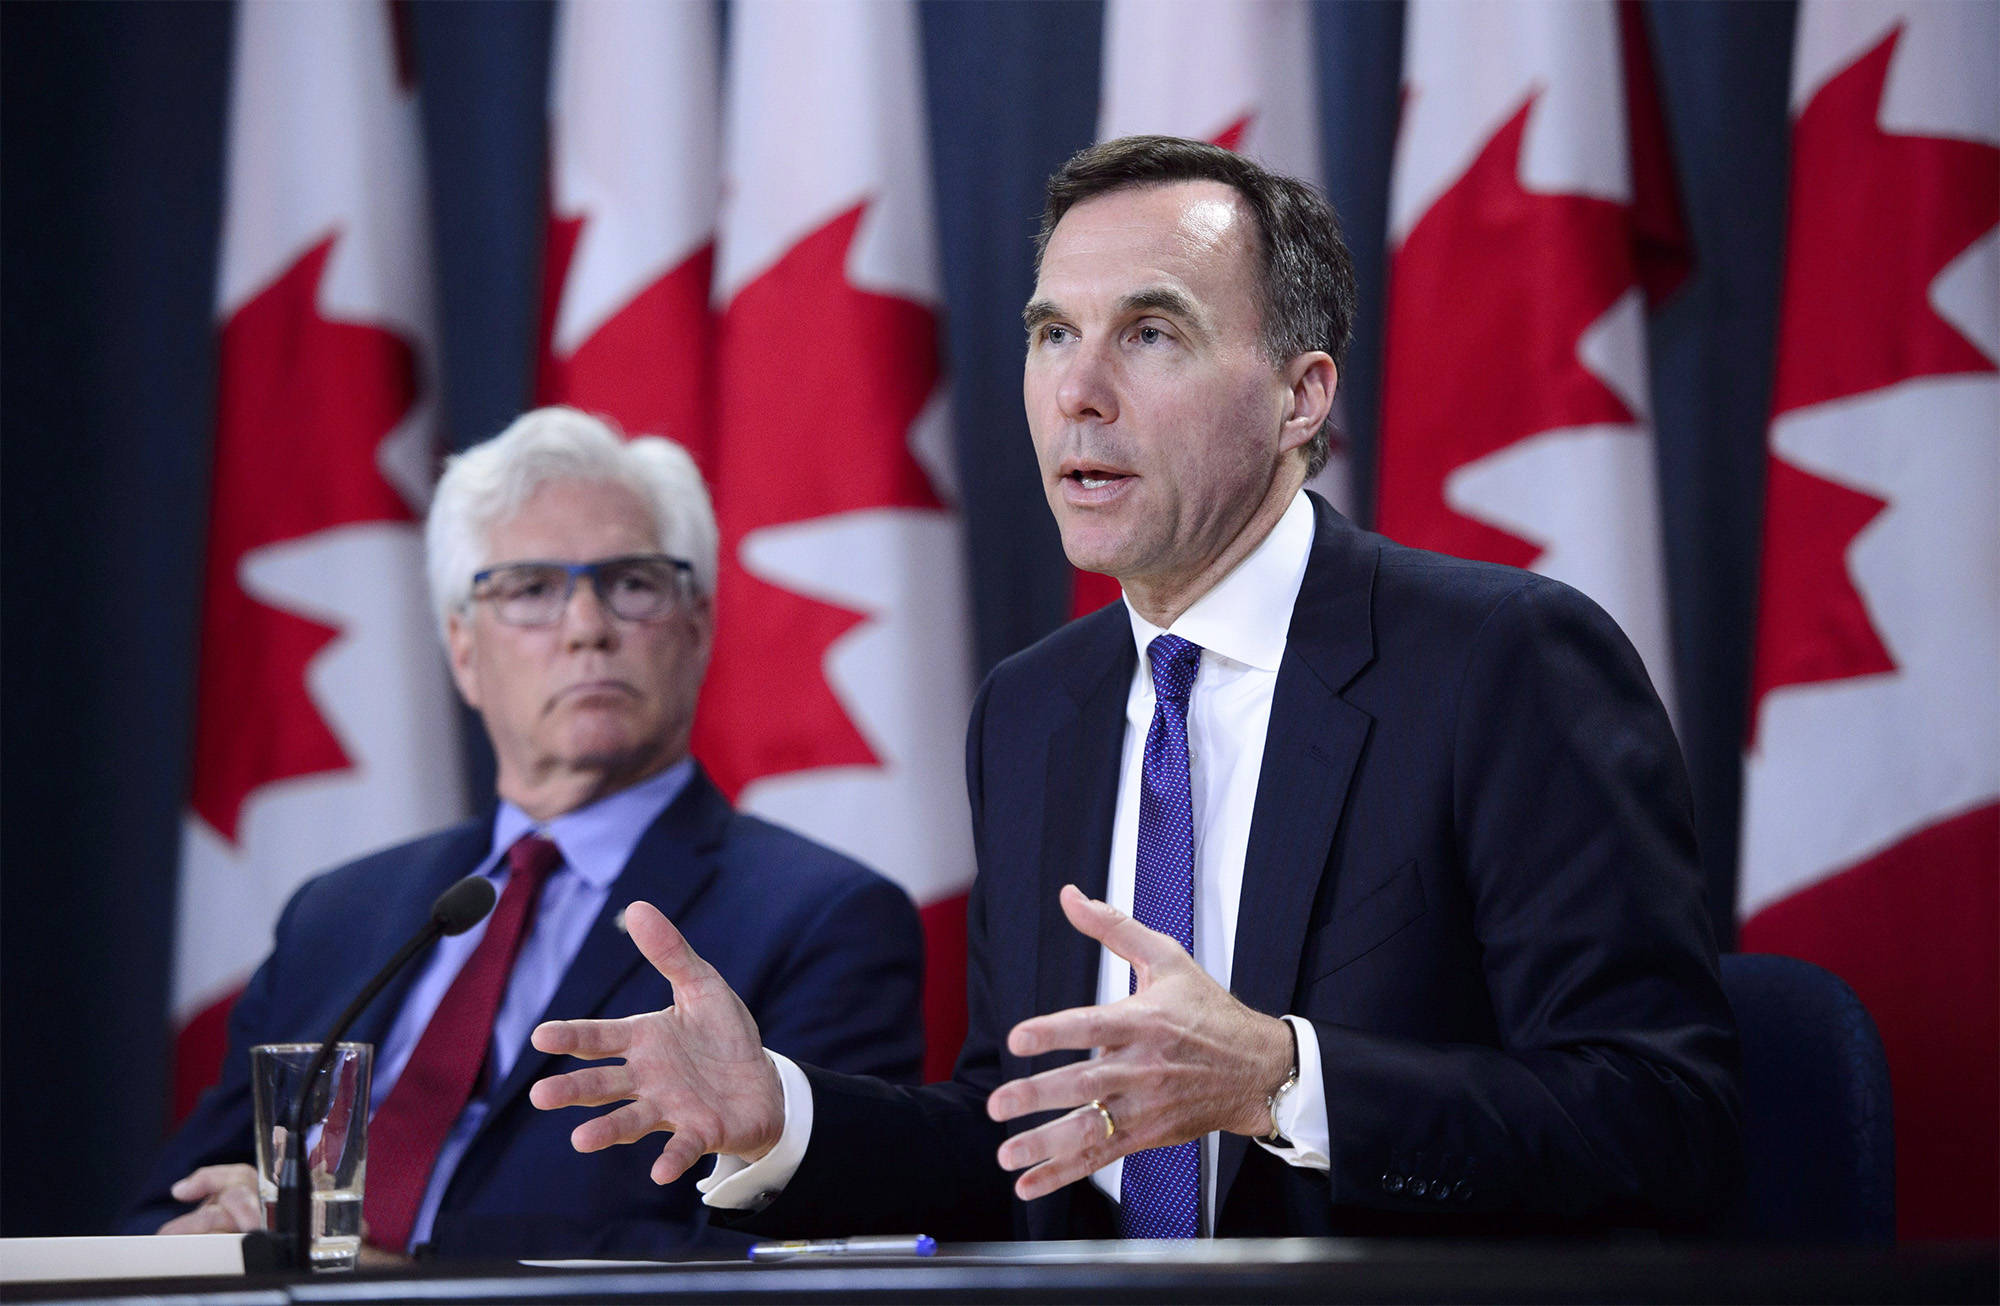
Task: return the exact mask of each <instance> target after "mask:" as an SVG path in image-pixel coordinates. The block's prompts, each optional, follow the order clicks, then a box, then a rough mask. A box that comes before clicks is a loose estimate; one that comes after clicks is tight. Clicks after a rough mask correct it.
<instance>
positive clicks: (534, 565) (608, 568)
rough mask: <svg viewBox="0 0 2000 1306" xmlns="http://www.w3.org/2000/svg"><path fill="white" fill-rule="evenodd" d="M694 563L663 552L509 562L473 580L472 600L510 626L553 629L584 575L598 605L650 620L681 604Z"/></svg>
mask: <svg viewBox="0 0 2000 1306" xmlns="http://www.w3.org/2000/svg"><path fill="white" fill-rule="evenodd" d="M693 574H694V565H693V564H692V563H689V562H687V561H684V560H683V559H680V558H670V557H668V556H667V555H665V554H663V553H642V554H635V555H633V556H631V557H627V558H604V559H601V560H600V561H597V562H510V563H507V564H506V565H504V566H500V567H488V568H487V569H486V570H485V571H481V572H475V573H474V574H473V577H472V597H473V598H475V599H478V600H481V601H482V602H486V603H491V604H492V605H493V615H494V616H496V617H498V618H499V619H500V620H502V621H504V622H506V623H507V624H508V625H510V626H553V625H554V624H555V623H556V622H558V621H561V620H562V615H563V613H564V611H566V610H567V609H568V608H569V599H570V595H571V594H573V593H575V592H576V580H577V577H579V576H588V577H589V578H590V583H591V586H592V588H594V589H595V590H596V591H597V601H598V602H600V603H602V604H603V605H604V606H605V607H606V608H609V609H610V610H611V613H612V615H613V616H616V617H619V618H622V619H623V620H625V621H652V620H654V619H656V618H659V617H664V616H666V615H667V613H669V612H671V611H673V609H674V607H675V605H677V604H678V603H679V602H680V600H681V588H682V585H683V583H684V582H683V580H682V578H683V577H685V576H691V575H693Z"/></svg>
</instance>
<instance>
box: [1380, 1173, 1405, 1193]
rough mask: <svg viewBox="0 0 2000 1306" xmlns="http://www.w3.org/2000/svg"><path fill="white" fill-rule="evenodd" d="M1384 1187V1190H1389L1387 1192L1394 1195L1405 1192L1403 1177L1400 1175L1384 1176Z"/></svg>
mask: <svg viewBox="0 0 2000 1306" xmlns="http://www.w3.org/2000/svg"><path fill="white" fill-rule="evenodd" d="M1382 1187H1383V1188H1384V1189H1385V1190H1387V1191H1389V1192H1392V1193H1400V1192H1402V1191H1403V1176H1401V1175H1399V1174H1385V1175H1383V1176H1382Z"/></svg>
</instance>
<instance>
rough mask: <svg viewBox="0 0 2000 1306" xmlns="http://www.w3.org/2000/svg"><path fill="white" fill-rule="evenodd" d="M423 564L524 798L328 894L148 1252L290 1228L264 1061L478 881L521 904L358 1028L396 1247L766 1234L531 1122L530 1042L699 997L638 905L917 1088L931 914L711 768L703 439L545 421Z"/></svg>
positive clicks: (283, 943) (158, 1190) (756, 991)
mask: <svg viewBox="0 0 2000 1306" xmlns="http://www.w3.org/2000/svg"><path fill="white" fill-rule="evenodd" d="M425 546H426V554H427V565H428V568H429V573H430V584H431V592H432V598H433V601H434V603H435V604H436V607H437V612H438V618H439V621H440V623H441V626H442V630H443V635H444V640H445V644H446V646H447V648H448V650H449V654H450V660H451V671H452V677H453V679H454V680H455V681H456V682H457V685H458V688H459V692H460V693H461V694H462V695H463V696H464V698H465V701H466V702H467V703H468V704H469V705H471V706H472V708H473V709H474V710H476V711H477V712H478V713H479V714H480V718H481V720H482V721H483V723H484V725H485V727H486V732H487V736H488V738H489V739H490V740H491V741H492V745H493V753H494V757H495V760H496V762H497V774H496V781H495V787H496V789H497V790H498V798H499V801H498V803H497V805H496V806H495V807H494V808H493V809H492V810H491V811H489V812H487V813H486V814H484V815H482V816H480V817H478V818H476V819H475V820H472V821H470V822H467V823H466V824H464V825H460V826H457V827H455V828H453V829H450V830H446V831H443V832H441V833H438V834H435V835H431V836H429V837H427V838H424V839H419V840H417V841H415V842H413V843H409V844H405V845H402V846H400V847H396V848H391V849H389V850H387V851H385V852H380V853H376V854H374V855H372V856H369V857H365V858H362V859H361V860H359V861H357V862H354V863H352V864H350V865H348V866H344V867H341V868H340V869H338V870H334V871H331V872H329V873H327V874H325V875H322V876H320V877H318V878H316V879H314V880H312V881H310V882H308V883H307V884H306V885H305V886H304V887H303V888H301V889H300V890H299V892H298V894H297V895H296V896H295V897H294V898H293V899H292V901H291V903H290V904H289V905H288V906H287V907H286V909H285V912H284V914H283V916H282V917H281V918H280V919H279V922H278V926H277V934H276V941H275V945H274V947H273V949H272V952H271V955H270V957H269V958H268V959H267V960H266V961H265V962H264V964H263V965H262V966H261V967H260V968H259V969H258V971H257V973H256V975H255V976H253V977H252V979H251V980H250V983H249V985H248V987H247V988H246V989H245V990H244V993H243V996H242V998H241V999H240V1000H239V1001H238V1002H237V1004H236V1007H235V1009H234V1011H233V1012H232V1014H231V1018H230V1039H229V1051H228V1055H227V1058H226V1060H225V1063H224V1069H223V1079H222V1083H221V1084H220V1086H219V1087H217V1088H216V1089H214V1090H212V1091H210V1092H209V1093H208V1094H207V1095H206V1096H205V1097H204V1098H203V1099H202V1101H201V1103H200V1105H199V1106H197V1107H196V1109H195V1112H194V1115H193V1116H192V1117H191V1118H190V1119H189V1121H188V1122H187V1124H186V1125H185V1127H184V1128H182V1129H181V1131H180V1132H179V1133H178V1134H177V1135H176V1136H175V1137H174V1138H173V1139H172V1140H171V1142H170V1143H169V1144H168V1146H167V1148H166V1151H165V1154H164V1155H163V1156H162V1157H161V1159H160V1161H159V1162H158V1164H157V1165H156V1166H155V1168H154V1172H153V1176H152V1178H151V1179H150V1180H149V1182H148V1184H147V1186H146V1188H145V1189H144V1190H143V1191H144V1194H145V1195H144V1197H143V1198H142V1199H141V1201H140V1202H139V1204H138V1205H137V1206H136V1208H135V1209H134V1211H133V1213H132V1214H131V1216H130V1217H128V1220H127V1231H128V1232H142V1231H146V1230H152V1229H158V1230H159V1231H160V1232H163V1233H199V1232H216V1231H228V1230H235V1229H251V1228H257V1227H261V1225H262V1217H263V1209H262V1204H261V1203H260V1202H259V1200H258V1195H257V1188H256V1176H255V1172H254V1170H253V1169H252V1168H251V1166H250V1164H249V1162H250V1160H251V1156H252V1139H251V1123H250V1122H251V1107H250V1099H251V1089H250V1080H249V1048H250V1047H251V1046H252V1045H254V1044H257V1043H273V1042H291V1041H306V1040H317V1039H319V1038H320V1037H321V1036H322V1035H323V1034H324V1033H325V1031H326V1030H327V1029H328V1028H329V1027H330V1026H331V1024H332V1023H333V1020H334V1018H335V1015H336V1013H337V1012H339V1011H340V1009H341V1008H342V1007H343V1006H344V1005H345V1004H346V1003H347V1002H348V1000H349V999H350V998H351V997H352V995H353V993H354V992H355V991H356V989H358V987H359V986H360V985H361V983H362V982H363V981H364V980H365V979H366V977H367V976H368V975H370V974H371V973H373V972H374V971H375V970H376V969H377V967H379V966H380V965H381V964H382V963H383V962H384V960H385V959H386V958H387V957H388V956H389V955H390V953H391V952H392V951H393V950H394V949H395V948H396V947H397V945H398V944H399V943H400V942H401V941H402V940H403V939H404V938H405V937H407V936H408V935H409V934H410V933H411V932H412V931H413V930H414V929H415V928H416V927H417V926H418V925H419V924H421V923H422V921H423V920H424V919H425V915H426V912H427V910H428V905H429V903H430V902H431V901H432V899H433V898H435V897H436V896H437V894H438V893H439V892H440V891H441V890H442V889H444V888H445V887H446V886H447V885H449V884H451V883H452V882H453V881H455V880H457V879H459V878H460V877H462V876H465V875H468V874H478V875H484V876H487V877H488V878H490V879H491V880H492V881H493V883H494V887H495V889H496V890H497V891H499V903H498V905H497V906H496V907H495V908H494V910H493V913H492V915H491V916H489V917H488V919H487V920H486V921H485V922H484V923H483V924H481V925H480V926H478V927H475V928H474V929H473V930H471V931H469V932H468V933H466V934H463V935H460V936H458V937H455V938H450V939H444V940H441V941H440V942H439V943H438V944H436V945H435V946H434V947H433V948H432V949H431V951H430V953H429V955H428V957H427V958H426V959H425V960H424V961H423V962H422V963H421V964H419V965H417V966H415V967H413V968H412V969H411V971H410V972H409V973H408V975H407V976H406V978H405V979H403V980H402V981H401V982H400V983H399V984H398V985H396V986H393V987H391V988H390V989H389V990H388V991H387V992H386V993H385V994H384V995H383V997H382V998H380V999H378V1000H377V1001H376V1002H375V1003H374V1004H373V1005H372V1006H371V1007H370V1008H369V1009H368V1010H367V1011H366V1012H364V1013H363V1015H362V1017H361V1018H360V1020H359V1021H358V1022H357V1023H356V1025H355V1027H354V1030H353V1032H352V1034H351V1037H353V1038H356V1039H360V1040H363V1041H368V1042H373V1043H374V1044H375V1045H376V1060H375V1079H374V1084H373V1086H372V1096H371V1125H370V1141H369V1153H370V1155H369V1167H368V1169H369V1173H368V1180H367V1185H366V1193H365V1201H364V1218H365V1220H366V1223H367V1231H366V1236H367V1239H368V1242H369V1243H370V1244H371V1245H372V1246H374V1247H376V1248H378V1249H382V1250H385V1251H387V1252H391V1253H403V1252H408V1251H414V1250H415V1249H417V1248H420V1247H428V1248H429V1249H430V1250H431V1251H432V1252H434V1253H436V1254H440V1255H455V1256H506V1257H519V1256H543V1257H553V1256H586V1255H590V1256H605V1255H656V1254H659V1253H662V1252H666V1251H670V1250H672V1249H673V1248H675V1247H678V1246H682V1245H686V1244H687V1243H689V1242H693V1241H716V1240H721V1241H727V1240H732V1239H735V1240H738V1241H741V1239H740V1236H739V1235H733V1234H729V1233H724V1232H721V1231H711V1230H709V1228H708V1225H707V1220H706V1218H705V1208H704V1207H703V1206H702V1205H701V1203H700V1201H699V1199H698V1197H697V1195H696V1194H695V1192H694V1189H693V1185H692V1182H681V1183H674V1184H670V1185H668V1186H667V1187H664V1188H662V1187H659V1186H657V1185H656V1184H655V1183H654V1182H653V1181H652V1179H651V1177H650V1174H649V1171H650V1169H651V1166H650V1163H649V1162H647V1161H646V1160H644V1159H643V1158H640V1157H639V1156H638V1154H637V1153H628V1154H626V1155H623V1156H606V1157H584V1156H579V1155H578V1154H577V1153H576V1152H575V1151H574V1150H573V1149H572V1148H571V1147H570V1145H569V1130H570V1128H571V1127H572V1126H573V1125H574V1124H575V1123H576V1121H575V1120H564V1119H561V1118H551V1117H550V1116H548V1115H546V1114H544V1113H542V1112H538V1111H536V1110H534V1109H533V1108H532V1107H531V1106H530V1105H529V1103H528V1099H527V1087H528V1085H529V1084H531V1083H532V1082H534V1080H535V1079H537V1078H539V1077H541V1076H542V1075H543V1074H546V1073H547V1072H548V1070H549V1069H551V1068H552V1065H551V1063H552V1060H553V1059H552V1058H549V1057H546V1056H544V1055H542V1054H539V1053H537V1052H535V1051H534V1050H533V1049H531V1048H530V1047H529V1046H528V1042H527V1036H528V1031H529V1030H530V1029H532V1028H533V1027H534V1026H535V1024H536V1023H537V1022H538V1021H541V1020H544V1019H550V1018H557V1019H564V1018H576V1017H581V1016H590V1015H603V1016H618V1015H623V1014H624V1013H626V1012H633V1011H656V1010H660V1009H664V1008H666V1007H668V1006H670V1005H671V1003H672V1001H673V995H672V990H671V987H670V986H669V985H668V984H667V983H666V981H665V980H663V979H662V978H661V977H660V975H659V974H658V973H657V972H656V971H655V970H654V969H653V968H652V967H651V966H648V965H645V964H644V962H643V960H642V959H641V958H640V957H639V956H638V955H637V954H636V953H635V952H634V951H633V950H632V948H631V946H630V945H629V944H628V943H626V942H625V941H624V939H623V938H622V937H620V936H621V934H622V932H623V928H624V925H623V918H622V908H623V907H624V906H625V904H627V903H629V902H631V901H633V900H635V899H640V900H644V901H648V902H654V903H660V904H662V905H663V906H666V905H670V907H669V909H670V910H672V911H673V912H674V915H675V918H676V919H677V920H679V921H680V922H681V923H682V927H683V928H684V929H685V930H687V931H688V934H689V936H690V937H691V938H696V939H698V940H700V946H701V948H702V951H703V953H704V955H706V956H708V957H710V958H711V959H713V960H715V964H716V967H717V969H718V970H719V971H720V972H721V974H722V975H723V976H725V977H726V978H727V980H728V982H729V984H730V986H731V988H733V989H734V990H735V991H736V992H737V993H739V994H741V995H742V997H743V1000H744V1001H745V1002H746V1003H747V1004H748V1005H749V1006H750V1008H751V1009H752V1010H753V1011H754V1012H755V1013H756V1018H757V1022H758V1026H759V1027H760V1028H761V1029H762V1030H763V1031H764V1037H765V1040H766V1041H767V1042H768V1043H769V1044H770V1045H771V1046H773V1047H776V1048H780V1049H783V1050H784V1051H786V1052H788V1053H790V1054H791V1055H795V1056H798V1057H801V1058H811V1059H812V1060H814V1061H816V1062H821V1063H825V1064H838V1065H840V1066H842V1068H844V1069H847V1070H851V1071H855V1072H862V1073H873V1074H880V1075H885V1076H889V1077H892V1078H895V1079H900V1080H914V1079H915V1078H916V1075H917V1071H918V1066H919V1063H920V1060H921V1057H922V1052H923V1047H922V1022H921V1018H920V1011H919V989H920V982H921V971H922V944H921V937H920V931H919V927H918V923H917V917H916V912H915V910H914V908H913V907H912V906H911V905H910V901H909V899H908V898H907V897H906V896H905V895H904V894H903V893H902V892H901V891H900V890H899V889H897V888H896V887H895V886H894V885H892V884H890V883H889V882H888V881H887V880H884V879H882V878H881V877H880V876H878V875H876V874H874V873H873V872H871V871H869V870H867V869H866V868H864V867H862V866H860V865H858V864H857V863H855V862H852V861H850V860H848V859H846V858H845V857H842V856H840V855H839V854H837V853H834V852H832V851H830V850H829V849H826V848H824V847H821V846H819V845H817V844H814V843H811V842H809V841H807V840H806V839H804V838H802V837H800V836H798V835H796V834H793V833H790V832H788V831H785V830H782V829H779V828H777V827H775V826H772V825H769V824H766V823H765V822H763V821H759V820H757V819H755V818H753V817H749V816H744V815H741V814H739V813H737V812H735V811H733V810H732V809H731V808H730V806H729V804H728V802H727V801H726V800H725V799H724V798H723V796H722V795H721V794H720V793H719V792H718V791H717V790H716V788H715V786H714V785H713V784H712V783H711V782H710V781H709V779H708V777H707V776H706V775H705V774H703V772H702V770H701V768H700V766H699V765H698V764H697V763H696V762H695V761H694V759H693V758H691V757H690V756H689V755H688V737H689V732H690V729H691V727H692V725H693V722H694V711H695V701H696V698H697V696H698V695H699V693H700V690H701V681H702V675H703V673H704V671H705V670H706V668H707V664H708V656H709V649H710V646H711V636H712V633H713V606H712V596H713V594H714V587H715V570H716V561H715V558H716V527H715V517H714V514H713V512H712V510H711V509H710V506H709V501H708V494H707V491H706V490H705V489H704V487H703V485H702V482H701V477H700V474H699V473H698V472H697V471H696V470H695V467H694V463H693V462H692V460H691V459H689V457H688V456H687V454H686V452H685V451H684V450H682V449H681V448H680V446H678V445H676V444H673V443H671V442H669V441H667V440H663V439H658V438H643V439H636V440H632V441H630V442H623V441H620V440H619V439H618V437H617V435H616V434H615V433H614V432H613V431H612V430H611V429H610V428H609V427H607V426H606V425H605V424H604V423H602V422H600V421H598V420H596V419H595V418H592V417H588V416H585V415H584V414H582V413H579V412H576V411H574V410H571V409H565V408H545V409H540V410H537V411H535V412H531V413H529V414H527V415H525V416H524V417H522V418H520V419H519V420H518V421H516V422H515V423H514V424H513V425H512V426H510V427H509V428H508V429H507V430H506V431H505V432H504V433H502V434H501V435H500V436H498V437H496V438H495V439H493V440H490V441H488V442H486V443H485V444H482V445H480V446H478V447H476V448H474V449H471V450H469V451H467V452H466V453H464V454H461V455H459V456H458V457H456V458H453V459H452V460H451V461H450V463H449V464H448V465H447V467H446V470H445V473H444V476H443V478H442V479H441V480H440V482H439V484H438V489H437V495H436V498H435V500H434V502H433V504H432V507H431V512H430V517H429V520H428V522H427V523H426V528H425ZM778 692H781V691H780V690H779V689H778V687H774V697H776V695H777V693H778ZM439 746H440V747H445V746H447V744H446V741H442V740H441V741H439ZM654 1018H655V1017H635V1018H634V1019H640V1020H644V1019H654ZM467 1031H471V1033H470V1035H469V1036H468V1034H467Z"/></svg>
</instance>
